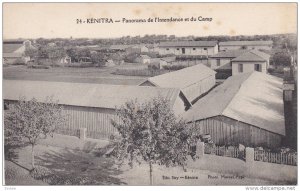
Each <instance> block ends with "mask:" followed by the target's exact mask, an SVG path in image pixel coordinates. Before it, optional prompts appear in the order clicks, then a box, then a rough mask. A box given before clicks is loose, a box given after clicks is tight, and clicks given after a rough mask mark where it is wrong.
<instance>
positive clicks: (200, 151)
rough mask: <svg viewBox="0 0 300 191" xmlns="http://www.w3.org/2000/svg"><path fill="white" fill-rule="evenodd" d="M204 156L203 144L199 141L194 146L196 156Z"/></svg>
mask: <svg viewBox="0 0 300 191" xmlns="http://www.w3.org/2000/svg"><path fill="white" fill-rule="evenodd" d="M203 155H204V142H201V141H200V140H199V141H198V142H197V144H196V156H197V157H199V158H201V157H203Z"/></svg>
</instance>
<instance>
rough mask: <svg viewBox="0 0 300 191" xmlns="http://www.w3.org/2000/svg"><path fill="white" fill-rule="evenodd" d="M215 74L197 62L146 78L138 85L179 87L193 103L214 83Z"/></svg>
mask: <svg viewBox="0 0 300 191" xmlns="http://www.w3.org/2000/svg"><path fill="white" fill-rule="evenodd" d="M215 74H216V72H215V71H213V70H212V69H210V68H209V67H207V66H205V65H203V64H198V65H195V66H191V67H187V68H184V69H181V70H177V71H174V72H169V73H165V74H162V75H159V76H154V77H151V78H148V79H147V80H146V81H145V82H143V83H141V84H140V86H156V87H165V88H179V89H180V90H181V91H182V92H183V93H184V94H185V95H186V97H187V99H188V100H189V101H190V102H191V103H193V102H194V101H195V100H196V99H197V98H198V97H200V96H201V95H202V94H204V93H206V92H207V91H209V90H210V89H211V88H212V87H213V86H214V85H215V84H216V79H215Z"/></svg>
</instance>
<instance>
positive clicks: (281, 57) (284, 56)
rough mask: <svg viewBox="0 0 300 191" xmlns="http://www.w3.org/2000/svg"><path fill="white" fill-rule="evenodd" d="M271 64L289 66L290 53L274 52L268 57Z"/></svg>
mask: <svg viewBox="0 0 300 191" xmlns="http://www.w3.org/2000/svg"><path fill="white" fill-rule="evenodd" d="M270 60H271V62H272V64H274V65H275V66H276V67H278V66H290V65H291V55H290V54H289V53H287V52H278V53H275V54H274V55H273V56H272V57H271V58H270Z"/></svg>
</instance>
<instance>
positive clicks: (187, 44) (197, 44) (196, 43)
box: [159, 41, 218, 47]
mask: <svg viewBox="0 0 300 191" xmlns="http://www.w3.org/2000/svg"><path fill="white" fill-rule="evenodd" d="M217 43H218V42H217V41H176V42H161V43H160V44H159V47H214V46H216V45H217Z"/></svg>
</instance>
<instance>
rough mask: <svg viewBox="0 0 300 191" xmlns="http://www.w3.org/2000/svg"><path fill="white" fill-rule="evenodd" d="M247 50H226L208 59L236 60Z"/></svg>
mask: <svg viewBox="0 0 300 191" xmlns="http://www.w3.org/2000/svg"><path fill="white" fill-rule="evenodd" d="M248 51H249V50H227V51H222V52H219V53H217V54H214V55H211V56H210V58H236V57H238V56H240V55H241V54H243V53H245V52H248Z"/></svg>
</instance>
